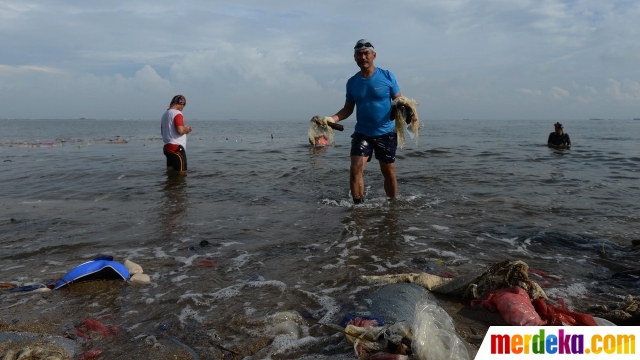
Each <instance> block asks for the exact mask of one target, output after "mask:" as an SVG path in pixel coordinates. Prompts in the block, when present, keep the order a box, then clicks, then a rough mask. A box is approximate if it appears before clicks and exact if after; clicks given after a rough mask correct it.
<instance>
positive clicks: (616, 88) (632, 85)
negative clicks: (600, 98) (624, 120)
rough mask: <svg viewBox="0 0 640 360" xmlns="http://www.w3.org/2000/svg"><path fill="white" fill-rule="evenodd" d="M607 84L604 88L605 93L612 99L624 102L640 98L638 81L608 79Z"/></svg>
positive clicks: (635, 100) (636, 100)
mask: <svg viewBox="0 0 640 360" xmlns="http://www.w3.org/2000/svg"><path fill="white" fill-rule="evenodd" d="M608 81H609V86H608V87H607V88H606V89H605V93H606V94H608V95H610V96H611V97H612V98H613V99H614V100H618V101H621V102H624V103H629V102H631V103H636V102H638V101H639V100H640V83H638V82H637V81H632V80H628V79H626V80H623V81H622V82H620V81H617V80H614V79H609V80H608Z"/></svg>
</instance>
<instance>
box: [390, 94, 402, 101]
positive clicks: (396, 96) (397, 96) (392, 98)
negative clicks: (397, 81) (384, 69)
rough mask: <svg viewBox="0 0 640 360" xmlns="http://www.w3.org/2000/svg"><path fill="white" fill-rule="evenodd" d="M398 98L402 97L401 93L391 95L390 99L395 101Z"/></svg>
mask: <svg viewBox="0 0 640 360" xmlns="http://www.w3.org/2000/svg"><path fill="white" fill-rule="evenodd" d="M400 96H402V93H397V94H395V95H393V96H392V97H391V100H395V99H397V98H399V97H400Z"/></svg>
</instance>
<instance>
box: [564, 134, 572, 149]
mask: <svg viewBox="0 0 640 360" xmlns="http://www.w3.org/2000/svg"><path fill="white" fill-rule="evenodd" d="M565 135H566V136H567V147H568V148H570V147H571V139H569V134H566V133H565Z"/></svg>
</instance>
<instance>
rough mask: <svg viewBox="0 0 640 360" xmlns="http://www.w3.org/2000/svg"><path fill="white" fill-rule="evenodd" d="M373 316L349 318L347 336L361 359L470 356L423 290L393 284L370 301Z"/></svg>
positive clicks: (431, 359) (450, 322) (463, 359)
mask: <svg viewBox="0 0 640 360" xmlns="http://www.w3.org/2000/svg"><path fill="white" fill-rule="evenodd" d="M369 299H370V301H371V305H370V307H369V310H370V313H371V314H372V315H375V317H371V316H362V317H353V316H347V319H346V320H347V321H346V322H343V325H346V327H345V329H344V333H345V335H346V339H347V341H348V342H349V343H350V344H351V345H352V346H353V348H354V351H355V354H356V356H357V357H358V358H359V359H369V360H386V359H389V360H403V359H409V358H411V359H418V360H426V359H429V360H438V359H451V360H466V359H469V358H470V357H469V354H468V351H467V348H466V346H465V344H464V341H463V340H462V339H460V337H458V335H457V334H456V331H455V328H454V326H453V320H452V319H451V317H450V316H449V315H448V314H447V312H446V311H445V310H444V309H442V308H441V307H440V306H438V305H437V304H436V302H435V300H434V298H433V297H432V296H431V294H429V292H428V291H426V290H425V289H423V288H420V287H419V286H416V285H413V284H392V285H386V286H383V287H382V288H380V289H378V290H376V291H375V292H374V293H373V294H371V295H370V297H369Z"/></svg>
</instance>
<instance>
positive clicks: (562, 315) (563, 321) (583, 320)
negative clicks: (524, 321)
mask: <svg viewBox="0 0 640 360" xmlns="http://www.w3.org/2000/svg"><path fill="white" fill-rule="evenodd" d="M559 300H560V301H558V302H559V303H560V306H555V305H549V304H547V303H546V300H545V299H542V298H539V299H535V300H533V306H534V307H535V309H536V311H537V312H538V314H540V317H541V318H542V320H544V321H545V322H546V323H547V325H548V326H598V323H596V320H595V319H594V318H593V316H592V315H590V314H583V313H579V312H574V311H571V310H569V309H567V306H566V304H565V303H564V300H562V299H559Z"/></svg>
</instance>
